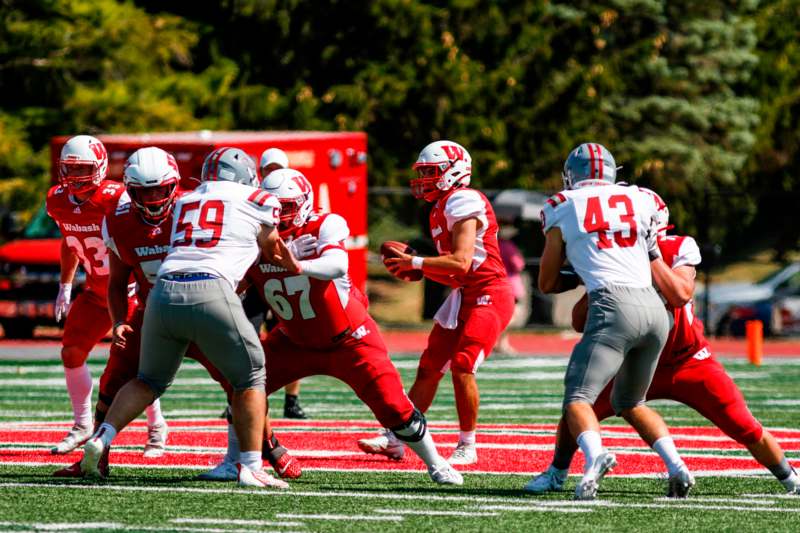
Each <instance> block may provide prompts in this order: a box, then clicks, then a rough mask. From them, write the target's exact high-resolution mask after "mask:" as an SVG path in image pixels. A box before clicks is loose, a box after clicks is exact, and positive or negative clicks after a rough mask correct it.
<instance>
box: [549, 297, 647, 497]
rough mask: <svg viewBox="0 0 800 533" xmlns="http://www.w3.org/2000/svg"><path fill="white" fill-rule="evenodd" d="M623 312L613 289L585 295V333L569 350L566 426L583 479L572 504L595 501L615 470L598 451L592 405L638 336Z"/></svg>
mask: <svg viewBox="0 0 800 533" xmlns="http://www.w3.org/2000/svg"><path fill="white" fill-rule="evenodd" d="M623 307H624V304H623V302H622V301H621V299H620V298H619V296H618V295H617V293H616V292H614V291H612V290H607V289H599V290H596V291H593V292H592V293H590V294H589V311H588V316H587V321H586V326H585V329H584V334H583V337H582V338H581V340H580V342H579V343H578V344H577V345H576V346H575V348H574V349H573V352H572V356H571V357H570V360H569V364H568V365H567V372H566V375H565V376H564V388H565V392H564V419H565V422H566V427H567V429H568V430H569V432H570V434H571V435H572V437H573V438H575V440H576V442H577V444H578V446H579V447H580V449H581V451H582V452H583V455H584V458H585V464H584V476H583V478H582V479H581V481H580V482H579V483H578V486H577V487H576V490H575V497H576V498H577V499H594V498H595V497H596V495H597V490H598V488H599V485H600V482H601V481H602V479H603V477H604V476H605V474H606V473H607V472H608V471H609V470H610V469H611V468H613V467H614V466H615V465H616V458H615V457H614V455H613V454H611V453H609V452H608V451H607V450H606V449H605V448H604V447H603V444H602V440H601V438H600V425H599V423H598V420H597V416H596V415H595V413H594V410H593V409H592V405H593V404H594V403H595V401H596V399H597V397H598V396H599V395H600V393H601V392H602V390H603V389H604V388H605V387H606V386H607V385H608V384H609V383H610V382H611V380H612V379H613V378H614V376H615V375H616V374H617V372H618V371H619V368H620V367H621V366H622V363H623V361H624V354H625V353H626V352H627V350H628V346H629V345H630V344H631V343H632V342H634V341H635V340H636V339H637V338H638V336H639V328H638V327H637V326H638V324H637V322H634V323H633V324H631V322H630V321H629V320H628V319H626V317H625V316H623V314H624V312H623V309H622V308H623ZM648 384H649V383H648ZM616 386H617V384H615V387H616ZM612 398H613V394H612Z"/></svg>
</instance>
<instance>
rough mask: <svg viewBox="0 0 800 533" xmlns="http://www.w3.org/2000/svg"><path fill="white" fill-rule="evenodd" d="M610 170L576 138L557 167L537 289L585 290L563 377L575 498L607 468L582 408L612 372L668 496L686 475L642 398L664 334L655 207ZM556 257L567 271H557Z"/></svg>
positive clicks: (612, 166) (602, 156)
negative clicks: (576, 450) (583, 313)
mask: <svg viewBox="0 0 800 533" xmlns="http://www.w3.org/2000/svg"><path fill="white" fill-rule="evenodd" d="M616 173H617V166H616V162H615V161H614V158H613V156H612V155H611V153H609V151H608V150H607V149H606V148H604V147H603V146H602V145H599V144H596V143H586V144H581V145H580V146H578V147H577V148H575V149H574V150H573V151H572V152H571V153H570V155H569V157H568V158H567V161H566V163H565V164H564V174H563V177H564V187H565V190H564V191H562V192H560V193H558V194H556V195H555V196H553V197H551V198H550V199H548V200H547V203H546V205H545V207H544V209H543V210H542V221H543V225H544V232H545V235H546V240H545V248H544V252H543V254H542V259H541V266H540V270H539V289H540V290H541V291H542V292H544V293H556V292H562V291H565V290H568V289H571V288H574V287H575V286H576V285H577V283H578V279H580V280H583V282H584V283H585V285H586V292H587V293H588V295H589V313H588V319H587V323H586V326H585V329H584V333H583V337H582V338H581V341H580V342H579V343H578V344H577V345H576V346H575V348H574V349H573V352H572V356H571V357H570V361H569V365H568V367H567V373H566V376H565V378H564V385H565V393H564V419H565V421H566V425H567V428H568V430H569V431H570V432H571V434H572V436H573V437H574V438H575V439H576V441H577V443H578V445H579V446H580V448H581V450H582V451H583V454H584V457H585V466H584V476H583V478H582V479H581V481H580V482H579V483H578V486H577V488H576V490H575V498H576V499H594V498H595V497H596V496H597V489H598V487H599V484H600V481H601V480H602V478H603V476H605V474H606V473H607V472H608V471H609V470H611V469H612V468H613V467H614V466H615V465H616V458H615V457H614V455H613V454H612V453H609V452H608V451H607V450H605V449H604V448H603V445H602V442H601V439H600V425H599V423H598V421H597V417H596V415H595V413H594V411H593V410H592V405H593V404H594V403H595V401H596V400H597V397H598V396H599V394H600V392H601V391H602V390H603V389H604V388H605V387H606V385H608V383H609V382H610V381H611V380H612V379H614V386H613V389H612V392H611V405H612V407H613V408H614V411H615V413H616V414H617V415H619V416H622V417H623V418H624V419H625V420H626V421H627V422H628V423H629V424H631V425H632V426H633V427H634V428H635V429H636V430H637V431H638V432H639V434H640V435H641V437H642V438H643V439H644V440H645V441H646V442H647V443H648V444H649V445H651V446H652V447H653V449H654V450H655V451H656V452H657V453H658V454H659V455H660V456H661V458H662V459H663V460H664V462H665V463H666V465H667V470H668V471H669V477H670V480H669V484H670V489H669V493H668V494H669V495H671V496H676V497H685V496H686V495H687V494H688V492H689V490H690V489H691V487H692V486H693V485H694V479H693V478H692V475H691V473H690V472H689V470H688V468H687V467H686V465H685V463H684V462H683V461H682V460H681V458H680V456H679V455H678V452H677V449H676V448H675V443H674V442H673V440H672V437H670V436H669V430H668V429H667V426H666V424H665V423H664V421H663V420H662V419H661V417H660V416H659V415H658V414H657V413H656V412H655V411H653V410H652V409H650V408H649V407H647V406H646V405H644V400H645V394H646V392H647V389H648V387H649V386H650V382H651V381H652V379H653V374H654V373H655V370H656V366H657V364H658V356H659V354H660V353H661V350H662V348H663V347H664V344H665V342H666V340H667V334H668V331H669V316H668V314H667V311H666V309H665V307H664V304H663V303H662V301H661V299H660V298H659V296H658V294H657V293H656V291H655V289H654V288H653V277H652V273H651V261H656V260H658V259H659V258H660V251H659V249H658V244H657V242H656V236H657V213H656V208H655V205H654V203H653V201H652V199H651V198H650V197H649V196H648V195H647V194H646V193H644V192H642V191H640V190H639V189H638V188H637V187H634V186H622V185H616V184H615V183H614V182H615V180H616ZM565 258H566V259H568V260H569V262H570V264H571V265H572V266H573V268H574V269H575V272H574V273H572V274H568V273H566V272H564V271H562V265H563V263H564V259H565ZM575 274H577V276H576V275H575ZM534 481H535V480H532V481H531V482H530V483H529V485H531V484H532V483H533V482H534ZM526 488H527V489H529V490H530V488H531V487H528V486H526Z"/></svg>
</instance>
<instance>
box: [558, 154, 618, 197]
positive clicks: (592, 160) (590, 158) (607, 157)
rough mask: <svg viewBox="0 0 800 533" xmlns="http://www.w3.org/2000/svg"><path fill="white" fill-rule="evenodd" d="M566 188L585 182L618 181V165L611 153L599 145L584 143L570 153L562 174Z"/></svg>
mask: <svg viewBox="0 0 800 533" xmlns="http://www.w3.org/2000/svg"><path fill="white" fill-rule="evenodd" d="M561 178H562V179H563V180H564V188H565V189H572V188H573V187H575V184H576V183H578V182H579V181H583V180H605V181H608V182H610V183H614V182H615V181H616V180H617V163H616V161H614V156H613V155H611V152H609V151H608V149H607V148H606V147H605V146H603V145H602V144H597V143H583V144H581V145H580V146H578V147H577V148H575V149H574V150H572V151H571V152H570V153H569V157H567V160H566V161H565V162H564V172H562V173H561Z"/></svg>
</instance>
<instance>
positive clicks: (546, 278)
mask: <svg viewBox="0 0 800 533" xmlns="http://www.w3.org/2000/svg"><path fill="white" fill-rule="evenodd" d="M564 259H566V249H565V248H564V240H563V239H562V238H561V229H560V228H559V227H557V226H554V227H552V228H550V229H549V230H548V231H547V233H546V234H545V241H544V251H543V252H542V258H541V260H540V262H539V290H540V291H542V292H543V293H545V294H551V293H558V292H564V291H568V290H571V289H574V288H575V287H577V286H578V285H580V284H581V279H580V277H578V275H577V274H575V272H574V271H572V270H571V269H568V268H564V266H563V265H564Z"/></svg>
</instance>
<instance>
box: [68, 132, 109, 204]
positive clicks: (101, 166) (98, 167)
mask: <svg viewBox="0 0 800 533" xmlns="http://www.w3.org/2000/svg"><path fill="white" fill-rule="evenodd" d="M107 172H108V153H107V152H106V148H105V146H103V143H101V142H100V141H99V140H98V139H96V138H94V137H92V136H90V135H77V136H75V137H72V138H70V139H69V140H68V141H67V142H66V143H65V144H64V146H63V147H62V148H61V156H60V157H59V161H58V174H59V181H60V183H61V185H62V186H65V187H67V189H68V190H69V192H70V193H72V194H84V193H88V192H91V191H94V190H95V189H96V188H97V187H99V186H100V183H101V182H102V181H103V180H104V179H106V173H107Z"/></svg>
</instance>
